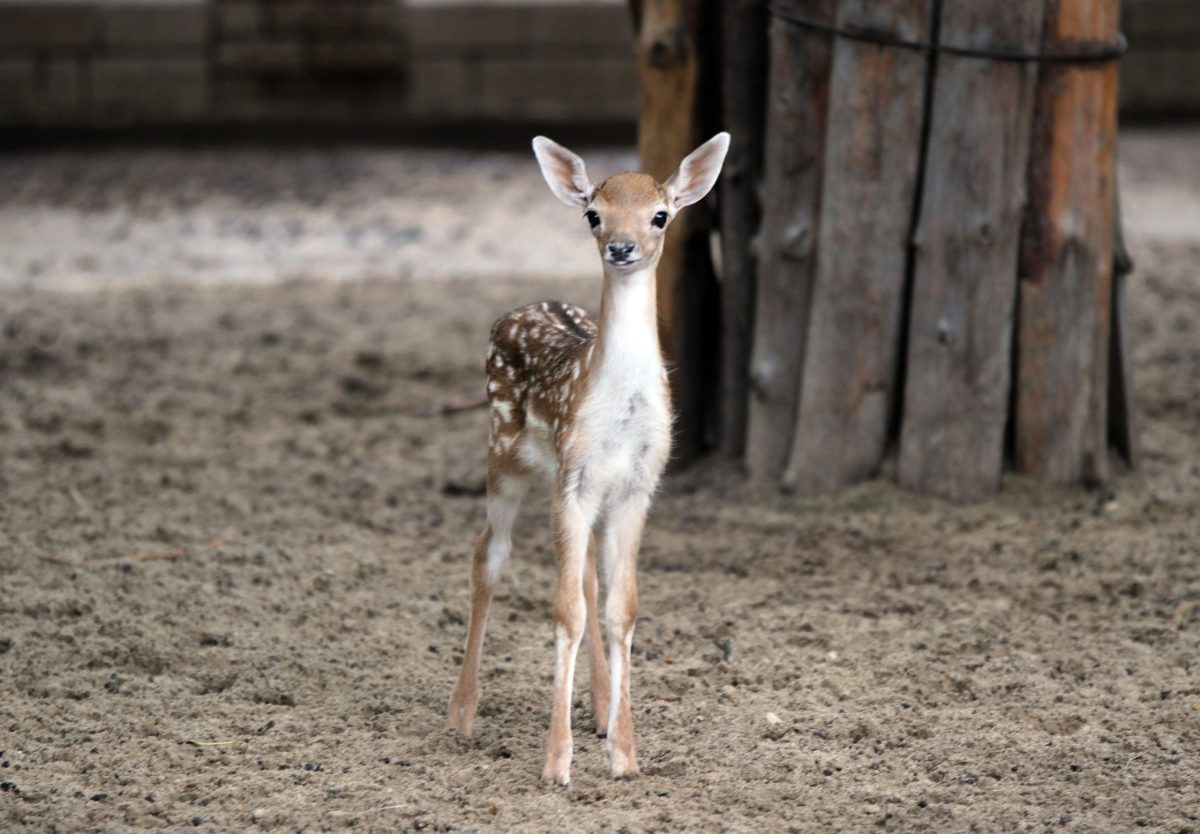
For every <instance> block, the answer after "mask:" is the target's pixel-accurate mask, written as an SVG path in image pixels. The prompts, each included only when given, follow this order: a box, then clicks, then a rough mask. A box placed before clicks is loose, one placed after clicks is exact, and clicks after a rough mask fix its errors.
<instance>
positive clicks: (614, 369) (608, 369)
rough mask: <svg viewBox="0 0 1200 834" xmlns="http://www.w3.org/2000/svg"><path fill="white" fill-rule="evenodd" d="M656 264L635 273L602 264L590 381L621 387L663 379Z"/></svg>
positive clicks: (651, 382) (658, 381)
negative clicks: (659, 341) (598, 315)
mask: <svg viewBox="0 0 1200 834" xmlns="http://www.w3.org/2000/svg"><path fill="white" fill-rule="evenodd" d="M656 267H657V263H653V264H650V265H649V266H647V267H646V268H645V269H641V270H637V271H634V272H618V271H617V270H615V269H612V268H610V267H608V266H607V265H606V266H605V270H604V290H603V293H602V295H601V298H600V320H599V327H598V332H597V335H596V357H595V361H594V362H593V365H592V372H593V373H592V381H593V384H596V385H600V386H613V385H621V386H622V387H624V386H626V385H631V384H632V385H641V384H647V385H650V384H655V383H660V382H661V379H662V368H663V363H662V351H661V349H660V348H659V343H658V305H657V301H656V297H655V296H656V283H655V269H656Z"/></svg>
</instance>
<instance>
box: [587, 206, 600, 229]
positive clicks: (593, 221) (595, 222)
mask: <svg viewBox="0 0 1200 834" xmlns="http://www.w3.org/2000/svg"><path fill="white" fill-rule="evenodd" d="M583 216H584V217H586V218H587V222H588V225H589V226H591V227H592V228H593V229H594V228H596V227H597V226H599V225H600V215H598V214H596V212H594V211H592V210H591V209H588V211H586V212H584V215H583Z"/></svg>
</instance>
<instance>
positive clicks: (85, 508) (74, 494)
mask: <svg viewBox="0 0 1200 834" xmlns="http://www.w3.org/2000/svg"><path fill="white" fill-rule="evenodd" d="M67 495H69V496H70V497H71V500H72V501H74V502H75V506H76V507H78V508H79V510H80V512H84V513H90V512H91V511H92V505H91V504H89V503H88V502H87V499H85V498H84V497H83V496H82V495H81V494H80V492H79V490H78V489H76V488H75V487H73V486H69V487H67Z"/></svg>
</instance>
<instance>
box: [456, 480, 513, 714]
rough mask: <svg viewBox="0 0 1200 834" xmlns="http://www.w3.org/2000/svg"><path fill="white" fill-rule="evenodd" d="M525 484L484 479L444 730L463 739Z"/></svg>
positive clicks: (476, 698)
mask: <svg viewBox="0 0 1200 834" xmlns="http://www.w3.org/2000/svg"><path fill="white" fill-rule="evenodd" d="M527 487H528V481H527V479H526V478H524V477H519V476H513V475H508V476H504V477H500V478H494V479H493V478H489V479H488V499H487V514H488V520H487V523H486V524H484V526H483V532H482V533H480V534H479V538H478V539H477V540H476V542H475V554H474V556H473V557H472V560H471V620H470V624H469V625H468V626H467V651H466V654H465V656H464V657H463V664H462V670H461V671H460V672H459V675H458V684H457V685H456V686H455V687H454V694H453V695H452V696H451V698H450V718H449V721H448V726H449V727H450V729H452V730H458V731H460V732H462V733H464V734H465V735H471V732H472V731H473V730H474V728H475V710H476V708H477V707H478V705H479V663H480V657H481V653H482V650H483V635H484V632H485V631H486V630H487V621H488V610H489V609H490V608H491V604H492V596H493V594H494V593H495V590H496V584H497V583H498V582H499V581H500V574H501V571H503V569H504V564H505V563H506V562H507V561H508V557H509V553H510V551H511V550H512V526H513V522H514V521H515V520H516V518H517V511H518V510H519V509H520V507H521V499H522V498H523V497H524V496H525V490H526V488H527Z"/></svg>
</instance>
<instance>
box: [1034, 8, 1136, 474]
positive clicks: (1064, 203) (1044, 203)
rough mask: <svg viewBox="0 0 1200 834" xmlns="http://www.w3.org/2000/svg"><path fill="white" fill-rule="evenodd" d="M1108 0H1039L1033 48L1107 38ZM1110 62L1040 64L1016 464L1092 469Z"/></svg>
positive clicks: (1105, 352)
mask: <svg viewBox="0 0 1200 834" xmlns="http://www.w3.org/2000/svg"><path fill="white" fill-rule="evenodd" d="M1119 5H1120V4H1119V0H1047V6H1046V23H1045V33H1044V37H1043V43H1042V49H1043V51H1057V52H1066V51H1078V49H1079V48H1080V46H1081V44H1083V45H1087V44H1092V43H1095V42H1102V43H1105V44H1108V43H1111V42H1112V41H1113V40H1115V38H1116V36H1117V26H1118V17H1119ZM1116 82H1117V68H1116V64H1115V63H1108V64H1059V65H1047V66H1046V67H1043V69H1042V73H1041V76H1040V79H1039V83H1038V95H1037V110H1036V114H1035V127H1034V134H1033V144H1032V146H1031V149H1030V165H1029V198H1030V199H1029V208H1028V210H1027V212H1026V216H1025V232H1024V236H1023V238H1024V239H1023V241H1022V251H1021V273H1020V277H1021V280H1020V295H1019V300H1018V303H1019V312H1018V333H1017V360H1016V361H1017V367H1016V374H1017V378H1016V413H1015V430H1014V435H1015V438H1014V439H1015V448H1016V465H1017V468H1018V469H1019V470H1020V471H1022V472H1027V473H1032V474H1035V475H1038V476H1040V477H1042V478H1045V479H1048V480H1052V481H1059V482H1077V481H1080V480H1084V481H1098V480H1103V479H1104V478H1105V477H1106V475H1107V454H1106V452H1107V439H1108V431H1107V425H1106V415H1107V410H1108V409H1107V406H1108V403H1107V397H1108V365H1109V346H1108V339H1109V324H1110V315H1111V309H1112V299H1111V290H1112V264H1113V215H1114V209H1113V206H1114V202H1113V188H1114V179H1115V170H1114V162H1115V151H1116V124H1117V110H1116Z"/></svg>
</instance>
